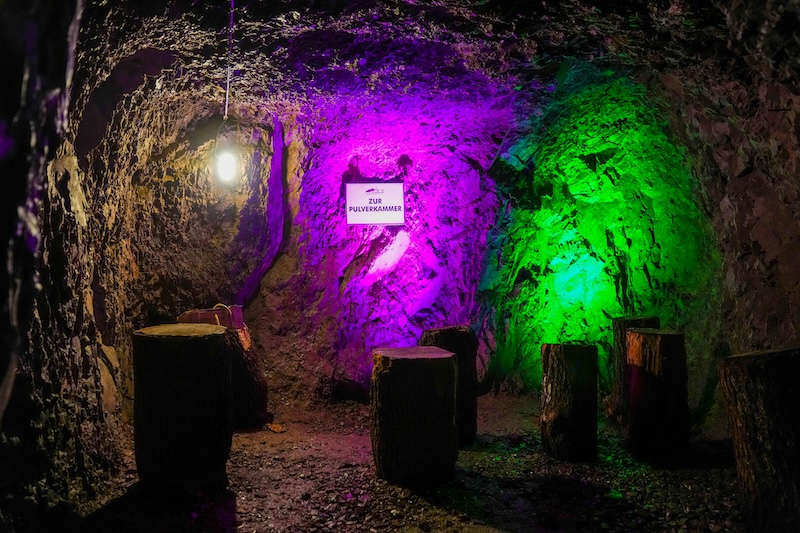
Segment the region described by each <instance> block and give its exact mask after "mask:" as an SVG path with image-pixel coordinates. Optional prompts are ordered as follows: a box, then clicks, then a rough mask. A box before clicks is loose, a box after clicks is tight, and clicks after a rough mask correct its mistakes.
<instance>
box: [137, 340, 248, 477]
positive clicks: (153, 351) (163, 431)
mask: <svg viewBox="0 0 800 533" xmlns="http://www.w3.org/2000/svg"><path fill="white" fill-rule="evenodd" d="M133 366H134V394H135V396H134V442H135V449H136V469H137V471H138V472H139V478H140V479H141V480H142V482H143V483H146V484H148V485H197V484H202V485H206V484H208V485H224V484H225V482H226V474H225V463H226V462H227V460H228V455H229V453H230V449H231V437H232V434H233V432H232V412H231V409H232V399H231V353H230V340H229V339H227V338H226V329H225V328H224V327H222V326H217V325H211V324H166V325H161V326H152V327H148V328H144V329H140V330H138V331H136V332H134V334H133Z"/></svg>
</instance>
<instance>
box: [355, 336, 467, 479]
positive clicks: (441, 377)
mask: <svg viewBox="0 0 800 533" xmlns="http://www.w3.org/2000/svg"><path fill="white" fill-rule="evenodd" d="M372 356H373V360H374V367H373V370H372V383H371V386H370V434H371V438H372V455H373V458H374V459H375V470H376V473H377V475H378V477H380V478H382V479H385V480H387V481H389V482H392V483H397V484H402V485H411V486H415V485H431V484H435V483H440V482H443V481H447V480H449V479H451V478H452V477H453V471H454V468H455V462H456V457H457V455H458V435H457V432H456V416H455V413H456V411H455V392H456V364H455V357H454V356H453V353H452V352H448V351H446V350H442V349H441V348H437V347H435V346H414V347H411V348H376V349H375V350H373V352H372Z"/></svg>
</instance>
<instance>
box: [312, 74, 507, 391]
mask: <svg viewBox="0 0 800 533" xmlns="http://www.w3.org/2000/svg"><path fill="white" fill-rule="evenodd" d="M503 96H504V94H500V92H499V91H497V90H495V89H493V88H492V87H487V88H486V90H485V95H484V97H483V98H479V99H474V98H466V97H464V96H459V95H458V94H451V95H445V96H444V97H443V96H442V95H441V94H439V95H437V97H436V98H434V97H432V96H429V97H427V98H426V97H423V96H420V95H410V94H406V95H403V96H400V97H388V96H376V97H371V98H370V97H363V98H361V99H349V100H347V101H346V102H343V101H337V102H336V103H327V102H326V103H322V104H318V105H317V106H316V107H315V114H316V115H317V116H316V117H315V119H314V122H315V123H316V124H318V125H319V126H318V127H317V128H316V130H315V131H314V132H313V134H312V142H313V145H314V146H315V149H314V151H313V160H312V162H311V168H310V169H309V170H308V171H307V173H306V175H305V176H304V178H303V190H302V192H301V195H300V210H299V213H298V215H297V218H296V223H297V224H298V225H299V226H300V228H301V230H302V236H301V237H300V247H299V253H300V259H299V260H300V266H301V271H303V272H305V276H306V279H305V281H304V285H305V288H306V294H308V295H309V296H308V297H307V298H304V300H306V302H307V310H306V316H307V317H308V318H309V319H311V321H313V322H314V324H315V326H316V327H317V328H320V329H321V330H322V331H323V334H326V335H327V336H328V337H329V338H331V340H332V345H333V348H334V351H335V352H336V354H335V357H336V361H335V366H336V367H337V368H339V369H341V370H342V371H344V372H345V373H346V375H348V377H351V378H353V379H356V380H358V381H361V382H362V383H363V382H366V380H367V379H368V376H369V373H370V371H371V366H372V360H371V357H370V350H371V349H372V348H373V347H376V346H379V345H384V346H398V347H403V346H412V345H415V344H416V342H417V339H418V337H419V335H420V333H421V332H422V330H423V329H425V328H429V327H437V326H442V325H447V324H458V323H469V322H471V321H472V320H473V319H474V317H475V312H476V310H477V305H476V291H477V287H478V284H479V280H480V276H481V272H482V268H483V265H482V263H483V256H484V252H485V250H486V239H487V235H488V231H489V229H490V228H491V226H492V225H493V223H494V221H495V214H496V208H497V205H496V204H497V200H496V196H495V194H494V193H493V192H494V182H493V181H492V180H491V179H490V178H489V177H488V175H487V174H486V172H485V171H484V169H485V168H486V167H488V165H489V164H490V162H491V159H492V156H493V155H494V152H495V151H496V149H497V139H499V138H502V136H503V133H504V132H505V131H506V130H507V128H508V125H509V123H510V120H511V111H510V108H511V106H510V105H507V103H506V102H504V101H502V98H503ZM345 174H347V175H348V176H350V177H352V176H353V174H357V175H359V176H362V177H368V178H378V179H391V178H395V177H398V176H403V181H404V185H405V204H406V207H405V209H406V223H405V225H404V226H396V227H385V226H372V225H368V226H348V225H347V224H346V223H345V209H344V193H343V189H344V188H343V186H342V183H343V177H344V176H345ZM331 317H333V320H331Z"/></svg>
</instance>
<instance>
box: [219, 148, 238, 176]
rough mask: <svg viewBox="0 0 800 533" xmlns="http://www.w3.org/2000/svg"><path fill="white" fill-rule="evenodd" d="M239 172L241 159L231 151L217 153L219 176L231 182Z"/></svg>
mask: <svg viewBox="0 0 800 533" xmlns="http://www.w3.org/2000/svg"><path fill="white" fill-rule="evenodd" d="M238 173H239V159H238V158H237V157H236V155H234V154H233V153H231V152H222V153H220V154H218V155H217V178H218V179H219V180H220V181H222V182H224V183H230V182H231V181H233V180H234V178H236V176H237V175H238Z"/></svg>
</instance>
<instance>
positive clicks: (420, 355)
mask: <svg viewBox="0 0 800 533" xmlns="http://www.w3.org/2000/svg"><path fill="white" fill-rule="evenodd" d="M372 354H373V356H374V357H386V358H389V359H445V358H447V357H453V352H448V351H447V350H442V349H441V348H437V347H436V346H411V347H408V348H387V347H380V348H375V349H374V350H372Z"/></svg>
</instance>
